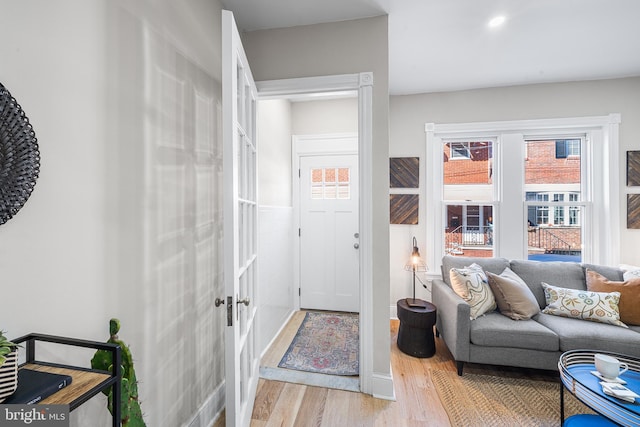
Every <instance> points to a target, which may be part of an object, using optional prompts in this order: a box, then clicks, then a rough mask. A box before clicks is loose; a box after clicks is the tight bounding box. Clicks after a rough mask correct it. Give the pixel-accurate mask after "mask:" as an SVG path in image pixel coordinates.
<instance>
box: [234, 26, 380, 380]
mask: <svg viewBox="0 0 640 427" xmlns="http://www.w3.org/2000/svg"><path fill="white" fill-rule="evenodd" d="M387 29H388V25H387V17H386V16H383V17H376V18H369V19H361V20H356V21H346V22H338V23H330V24H318V25H309V26H303V27H293V28H284V29H276V30H262V31H253V32H248V33H245V34H244V35H243V41H244V44H245V50H246V52H247V56H248V59H249V62H250V64H251V69H252V72H253V75H254V77H255V79H256V80H274V79H284V78H295V77H312V76H322V75H333V74H346V73H359V72H366V71H370V72H373V78H374V89H373V147H372V152H373V170H374V173H373V177H372V184H373V188H375V189H381V190H380V191H376V192H375V194H374V197H373V201H372V208H373V236H372V239H373V250H374V253H373V266H374V269H373V313H374V325H373V326H374V330H373V334H374V348H375V352H374V355H373V372H374V373H379V374H381V375H383V376H388V375H389V373H390V372H389V371H390V369H389V360H390V353H389V321H388V310H389V200H388V188H389V173H388V164H389V83H388V81H389V71H388V70H389V48H388V30H387Z"/></svg>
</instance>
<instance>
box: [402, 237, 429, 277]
mask: <svg viewBox="0 0 640 427" xmlns="http://www.w3.org/2000/svg"><path fill="white" fill-rule="evenodd" d="M404 269H405V270H407V271H414V270H415V271H416V272H424V271H429V267H428V266H427V263H426V262H424V260H423V259H422V257H421V256H420V250H419V249H418V243H417V242H416V238H415V237H414V238H413V250H412V251H411V257H409V259H408V260H407V262H406V263H405V265H404Z"/></svg>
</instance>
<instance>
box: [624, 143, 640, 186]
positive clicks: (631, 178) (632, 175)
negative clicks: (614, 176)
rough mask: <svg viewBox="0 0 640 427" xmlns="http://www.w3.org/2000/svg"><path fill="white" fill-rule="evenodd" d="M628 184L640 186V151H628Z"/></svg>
mask: <svg viewBox="0 0 640 427" xmlns="http://www.w3.org/2000/svg"><path fill="white" fill-rule="evenodd" d="M627 185H628V186H630V187H637V186H640V151H627Z"/></svg>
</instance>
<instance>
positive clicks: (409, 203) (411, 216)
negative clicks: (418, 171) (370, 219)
mask: <svg viewBox="0 0 640 427" xmlns="http://www.w3.org/2000/svg"><path fill="white" fill-rule="evenodd" d="M389 200H390V204H389V205H390V217H391V224H417V223H418V203H419V196H418V195H417V194H391V195H390V196H389Z"/></svg>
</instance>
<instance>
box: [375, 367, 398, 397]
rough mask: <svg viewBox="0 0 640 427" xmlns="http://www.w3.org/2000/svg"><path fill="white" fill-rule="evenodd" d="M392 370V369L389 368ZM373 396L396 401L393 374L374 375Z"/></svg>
mask: <svg viewBox="0 0 640 427" xmlns="http://www.w3.org/2000/svg"><path fill="white" fill-rule="evenodd" d="M389 369H391V367H389ZM371 378H372V383H371V384H372V386H373V387H372V393H371V394H372V395H373V397H376V398H378V399H384V400H394V401H395V400H396V392H395V390H394V388H393V373H391V374H376V373H375V372H374V373H373V375H372V377H371Z"/></svg>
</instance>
